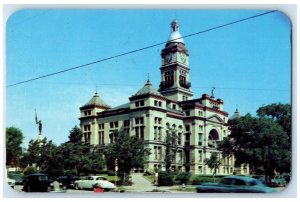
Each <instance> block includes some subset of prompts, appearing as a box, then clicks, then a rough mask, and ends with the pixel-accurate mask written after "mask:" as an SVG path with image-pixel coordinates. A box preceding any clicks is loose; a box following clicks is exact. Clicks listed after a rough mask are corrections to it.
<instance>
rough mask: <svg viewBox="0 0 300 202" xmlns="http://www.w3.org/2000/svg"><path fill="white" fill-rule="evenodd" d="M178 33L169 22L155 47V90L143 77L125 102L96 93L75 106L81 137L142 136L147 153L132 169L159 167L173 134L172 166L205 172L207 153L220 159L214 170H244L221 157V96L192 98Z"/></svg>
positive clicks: (101, 140) (96, 140)
mask: <svg viewBox="0 0 300 202" xmlns="http://www.w3.org/2000/svg"><path fill="white" fill-rule="evenodd" d="M180 37H181V35H180V33H179V23H178V21H176V20H174V21H173V22H172V23H171V34H170V37H169V39H168V42H167V43H166V45H165V48H164V49H163V50H162V51H161V67H160V72H161V82H160V85H159V88H158V89H156V88H155V87H154V86H153V85H152V83H151V81H150V80H149V79H148V81H146V83H145V85H144V86H142V87H141V89H140V90H138V91H137V92H136V93H135V94H134V95H132V96H131V97H129V101H128V102H127V103H125V104H123V105H120V106H117V107H111V106H109V105H108V104H106V103H105V101H104V100H105V98H102V97H100V95H99V94H98V93H96V94H95V95H94V96H93V97H92V98H91V100H90V101H88V102H87V103H86V104H85V105H83V106H82V107H80V113H81V114H80V118H79V119H80V127H81V130H82V131H83V135H82V141H85V142H89V143H90V144H93V145H102V146H103V148H105V146H106V145H108V144H110V143H113V142H114V140H115V134H117V133H116V131H118V132H127V133H129V134H130V135H132V136H136V137H138V138H141V139H143V140H144V145H145V147H147V148H149V149H150V151H151V154H150V155H149V156H148V157H147V161H146V163H145V165H144V167H143V168H136V170H135V171H136V172H144V171H146V170H154V169H155V168H157V169H161V170H164V169H165V163H164V162H165V160H164V158H165V150H166V146H165V145H166V134H167V133H172V134H176V135H177V142H176V144H177V148H178V149H177V152H176V156H173V158H172V165H171V168H172V169H173V170H181V171H189V172H193V173H195V174H203V175H210V174H212V172H213V171H212V170H211V169H209V168H208V166H207V165H205V163H204V159H205V158H209V157H210V155H211V154H212V153H213V152H217V153H218V156H219V158H220V159H221V162H222V164H221V166H220V167H219V169H218V170H217V174H220V175H227V174H232V173H233V172H237V173H240V174H248V173H249V169H248V167H246V166H245V167H239V168H236V167H235V166H234V156H233V155H230V156H228V157H226V158H223V157H222V155H221V153H220V152H219V151H217V143H218V142H219V141H221V140H222V139H223V138H224V137H226V136H227V135H228V134H229V133H230V131H229V130H228V126H227V121H228V113H227V112H226V111H224V108H223V104H224V102H223V100H222V99H220V98H218V99H216V98H215V97H214V95H213V91H212V93H211V94H210V95H208V94H203V95H202V96H201V97H198V98H194V99H193V92H192V89H191V81H190V67H189V51H188V49H187V48H186V46H185V43H184V41H183V39H182V38H180Z"/></svg>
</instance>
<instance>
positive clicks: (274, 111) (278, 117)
mask: <svg viewBox="0 0 300 202" xmlns="http://www.w3.org/2000/svg"><path fill="white" fill-rule="evenodd" d="M256 112H257V115H258V116H259V117H260V118H268V117H271V118H272V119H273V120H274V121H276V122H277V123H278V124H279V125H280V126H281V127H282V128H283V130H284V131H285V132H286V133H287V135H288V136H289V137H291V115H292V112H291V105H290V104H280V103H278V104H275V103H273V104H270V105H267V106H263V107H260V108H259V109H258V110H257V111H256Z"/></svg>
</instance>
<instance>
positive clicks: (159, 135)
mask: <svg viewBox="0 0 300 202" xmlns="http://www.w3.org/2000/svg"><path fill="white" fill-rule="evenodd" d="M161 140H162V129H161V127H158V141H161Z"/></svg>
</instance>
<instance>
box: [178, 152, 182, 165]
mask: <svg viewBox="0 0 300 202" xmlns="http://www.w3.org/2000/svg"><path fill="white" fill-rule="evenodd" d="M178 156H179V162H180V163H182V150H179V151H178Z"/></svg>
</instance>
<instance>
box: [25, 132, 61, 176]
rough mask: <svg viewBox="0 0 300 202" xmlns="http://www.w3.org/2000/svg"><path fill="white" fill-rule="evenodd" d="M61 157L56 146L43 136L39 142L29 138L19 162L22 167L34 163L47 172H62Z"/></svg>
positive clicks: (40, 169)
mask: <svg viewBox="0 0 300 202" xmlns="http://www.w3.org/2000/svg"><path fill="white" fill-rule="evenodd" d="M64 158H65V157H63V156H62V155H61V154H60V152H59V150H58V147H57V146H56V145H55V144H53V143H52V141H51V140H50V141H47V139H46V138H44V139H43V140H42V141H41V142H40V141H38V140H30V141H29V144H28V148H27V150H26V152H24V155H23V156H22V159H21V162H22V167H23V168H24V167H27V166H28V165H29V166H32V165H33V164H35V165H36V166H37V167H38V168H39V171H41V172H45V173H48V174H54V175H56V174H62V173H63V172H62V168H63V165H62V162H63V159H64Z"/></svg>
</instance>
